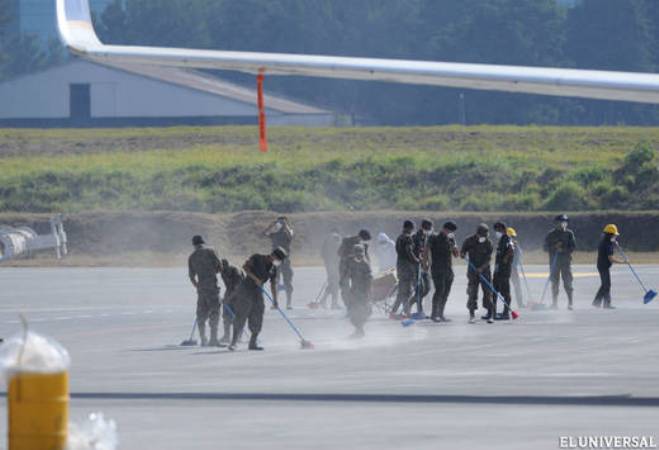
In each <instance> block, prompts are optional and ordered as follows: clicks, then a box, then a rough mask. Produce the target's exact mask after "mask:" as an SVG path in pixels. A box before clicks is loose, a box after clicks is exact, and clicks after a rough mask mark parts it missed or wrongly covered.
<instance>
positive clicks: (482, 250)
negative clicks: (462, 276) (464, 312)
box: [460, 223, 494, 323]
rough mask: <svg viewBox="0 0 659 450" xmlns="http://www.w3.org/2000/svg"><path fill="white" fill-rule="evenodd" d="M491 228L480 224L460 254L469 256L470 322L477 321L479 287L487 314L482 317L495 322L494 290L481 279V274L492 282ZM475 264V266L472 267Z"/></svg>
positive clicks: (466, 241)
mask: <svg viewBox="0 0 659 450" xmlns="http://www.w3.org/2000/svg"><path fill="white" fill-rule="evenodd" d="M489 233H490V229H489V228H488V226H487V225H485V224H484V223H482V224H480V225H478V228H477V229H476V234H474V235H473V236H470V237H468V238H467V239H466V240H465V241H464V242H463V243H462V249H461V250H460V256H461V257H462V258H469V262H470V263H471V264H469V265H468V266H467V280H468V285H467V297H468V298H467V309H468V310H469V323H475V321H476V318H475V311H476V310H477V309H478V287H479V286H480V287H481V289H482V290H483V308H485V309H486V310H487V314H486V315H485V316H483V317H482V319H483V320H487V321H488V323H494V314H493V311H492V306H493V304H492V292H491V291H490V288H489V286H487V284H486V283H485V282H484V281H483V280H482V279H481V275H482V276H483V278H485V280H487V281H488V282H490V283H491V282H492V273H491V270H490V260H491V259H492V252H493V251H494V247H492V242H491V241H490V240H489V238H488V236H489ZM472 266H473V267H472Z"/></svg>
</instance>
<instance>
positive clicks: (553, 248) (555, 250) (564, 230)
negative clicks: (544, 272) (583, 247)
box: [544, 214, 577, 309]
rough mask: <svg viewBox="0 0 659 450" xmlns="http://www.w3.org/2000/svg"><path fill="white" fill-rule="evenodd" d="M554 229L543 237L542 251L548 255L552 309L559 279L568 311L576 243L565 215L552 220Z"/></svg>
mask: <svg viewBox="0 0 659 450" xmlns="http://www.w3.org/2000/svg"><path fill="white" fill-rule="evenodd" d="M554 223H555V225H556V227H555V228H554V229H553V230H552V231H550V232H549V233H548V234H547V236H546V237H545V244H544V250H545V251H546V252H547V253H549V273H550V275H549V276H550V279H551V295H552V304H551V307H552V309H558V289H559V285H560V279H561V278H563V287H564V288H565V293H566V294H567V300H568V306H567V307H568V309H572V305H573V292H574V288H573V286H572V280H573V277H572V253H574V250H575V249H576V248H577V243H576V240H575V238H574V233H573V232H572V230H570V229H568V223H569V219H568V217H567V216H566V215H565V214H561V215H560V216H556V217H555V218H554Z"/></svg>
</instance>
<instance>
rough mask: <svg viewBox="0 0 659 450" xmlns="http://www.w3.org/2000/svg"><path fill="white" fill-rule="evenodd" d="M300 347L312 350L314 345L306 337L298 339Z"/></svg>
mask: <svg viewBox="0 0 659 450" xmlns="http://www.w3.org/2000/svg"><path fill="white" fill-rule="evenodd" d="M300 347H301V348H302V350H313V349H314V348H316V347H314V345H313V343H312V342H311V341H307V340H306V339H302V340H301V341H300Z"/></svg>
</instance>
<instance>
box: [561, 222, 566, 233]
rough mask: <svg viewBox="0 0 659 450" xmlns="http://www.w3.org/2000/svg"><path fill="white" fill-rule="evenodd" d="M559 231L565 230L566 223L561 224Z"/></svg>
mask: <svg viewBox="0 0 659 450" xmlns="http://www.w3.org/2000/svg"><path fill="white" fill-rule="evenodd" d="M561 230H563V231H565V230H567V222H561Z"/></svg>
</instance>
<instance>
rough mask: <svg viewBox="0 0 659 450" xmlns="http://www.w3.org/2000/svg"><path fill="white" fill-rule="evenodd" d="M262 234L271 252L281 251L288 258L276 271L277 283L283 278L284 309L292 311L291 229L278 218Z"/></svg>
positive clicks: (286, 222)
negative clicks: (266, 239) (267, 241)
mask: <svg viewBox="0 0 659 450" xmlns="http://www.w3.org/2000/svg"><path fill="white" fill-rule="evenodd" d="M263 234H264V235H265V236H267V237H269V238H270V241H271V242H272V250H275V249H277V248H281V249H283V250H284V251H285V252H286V254H287V255H288V257H287V258H286V259H285V260H284V262H282V264H281V267H279V268H278V269H277V281H278V282H279V277H280V276H281V278H283V281H284V290H285V291H286V309H293V267H292V266H291V243H292V242H293V236H294V235H295V233H294V232H293V227H291V224H290V222H289V221H288V218H287V217H284V216H282V217H278V218H277V220H275V221H274V222H272V223H271V224H270V226H268V228H266V229H265V231H264V232H263Z"/></svg>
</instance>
